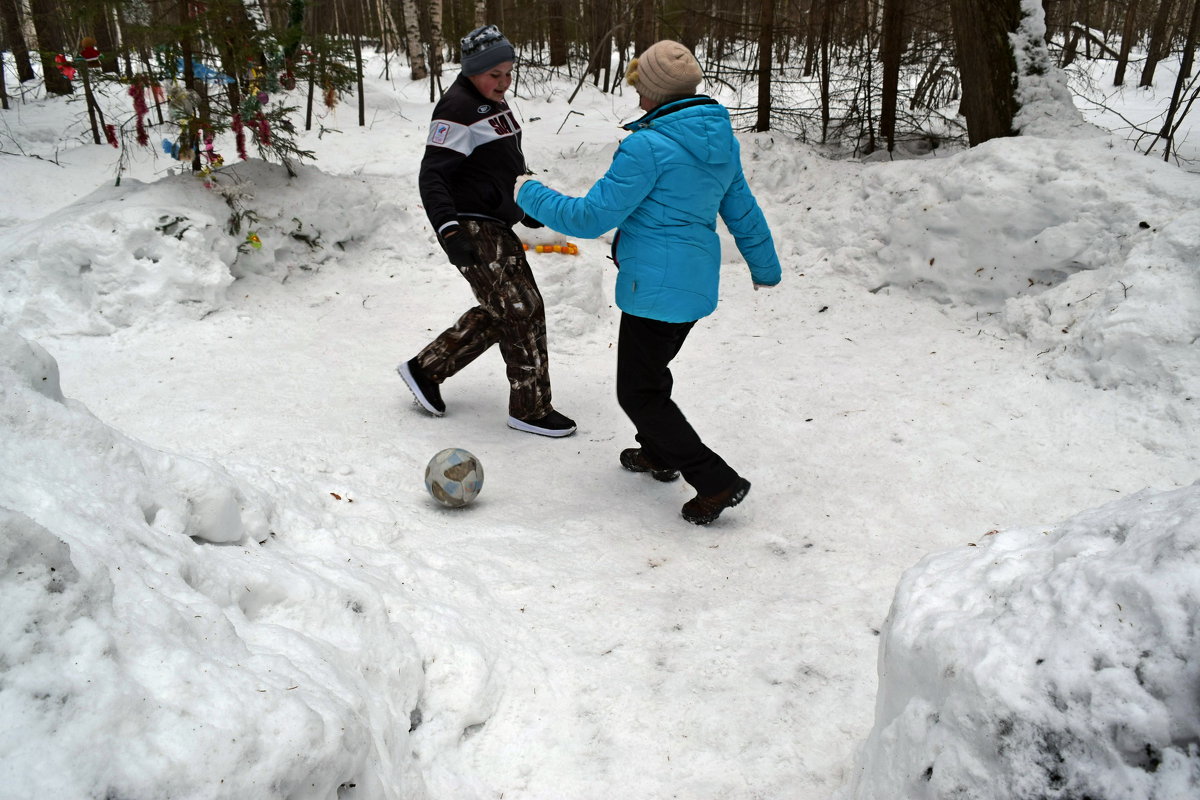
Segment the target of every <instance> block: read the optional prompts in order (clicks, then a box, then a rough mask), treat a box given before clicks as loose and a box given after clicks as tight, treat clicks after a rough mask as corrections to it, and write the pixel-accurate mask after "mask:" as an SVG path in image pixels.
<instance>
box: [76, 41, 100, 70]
mask: <svg viewBox="0 0 1200 800" xmlns="http://www.w3.org/2000/svg"><path fill="white" fill-rule="evenodd" d="M79 55H80V56H82V57H83V60H84V62H85V63H87V65H88V66H89V67H98V66H100V51H99V50H98V49H97V48H96V40H95V39H93V38H92V37H91V36H85V37H83V41H82V42H80V43H79Z"/></svg>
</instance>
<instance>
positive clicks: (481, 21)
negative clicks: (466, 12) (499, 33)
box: [471, 0, 487, 28]
mask: <svg viewBox="0 0 1200 800" xmlns="http://www.w3.org/2000/svg"><path fill="white" fill-rule="evenodd" d="M474 6H475V7H474V10H475V15H474V25H472V26H471V27H472V28H478V27H479V26H480V25H486V24H487V0H475V4H474Z"/></svg>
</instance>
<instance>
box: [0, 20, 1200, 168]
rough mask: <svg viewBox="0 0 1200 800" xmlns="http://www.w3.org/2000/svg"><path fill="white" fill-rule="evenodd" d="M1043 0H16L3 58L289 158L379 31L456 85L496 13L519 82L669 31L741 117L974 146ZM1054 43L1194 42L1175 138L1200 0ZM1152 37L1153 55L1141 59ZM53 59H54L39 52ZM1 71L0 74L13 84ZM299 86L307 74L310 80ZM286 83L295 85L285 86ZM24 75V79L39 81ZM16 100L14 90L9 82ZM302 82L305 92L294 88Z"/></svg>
mask: <svg viewBox="0 0 1200 800" xmlns="http://www.w3.org/2000/svg"><path fill="white" fill-rule="evenodd" d="M1031 5H1032V6H1033V7H1035V8H1036V6H1037V5H1038V4H1037V0H792V1H791V2H779V1H778V0H748V1H747V0H624V2H616V3H613V2H607V0H605V1H603V2H601V1H599V0H536V1H535V2H515V0H207V2H197V1H195V0H0V12H2V13H0V48H2V49H3V50H4V51H5V54H6V57H5V59H4V60H3V61H2V62H0V69H8V70H15V73H16V75H15V77H16V79H17V80H16V85H18V86H19V87H25V86H27V85H35V86H38V88H41V87H42V85H44V91H45V92H46V93H48V94H52V95H54V94H57V95H66V94H73V93H76V92H82V93H83V94H84V96H85V99H86V101H87V109H88V114H89V121H90V127H91V132H92V137H93V139H94V141H95V142H96V143H97V144H102V143H105V142H107V143H109V144H113V145H114V146H115V145H116V144H117V143H118V142H126V143H127V142H128V141H130V140H134V141H136V142H138V143H139V144H142V145H146V146H151V145H150V138H149V135H148V133H147V129H148V128H150V127H153V126H154V125H156V124H157V125H162V126H169V127H170V128H171V129H173V130H174V129H177V130H178V135H177V136H175V138H174V140H173V144H174V147H175V151H174V152H171V153H170V154H171V155H173V156H175V157H176V158H179V159H180V160H182V161H185V162H186V161H191V163H192V165H193V168H194V169H196V170H198V171H199V170H204V169H211V168H214V167H216V166H219V164H215V165H214V164H212V163H208V162H206V160H205V159H206V158H211V157H212V156H211V154H212V146H211V142H212V139H213V137H214V136H215V135H217V134H219V133H224V132H227V131H228V132H231V133H233V134H234V135H235V137H236V138H237V143H238V144H237V148H238V152H239V154H240V155H241V156H242V157H246V156H247V149H248V147H249V146H250V145H253V146H255V147H256V148H257V150H258V152H259V154H260V155H262V156H263V157H266V158H269V159H274V160H279V161H281V162H282V163H284V164H288V163H289V161H291V160H294V159H302V158H305V157H308V156H311V154H310V153H305V152H303V151H300V150H298V149H297V147H296V145H295V144H294V140H293V137H292V136H291V135H290V134H291V132H292V131H294V130H295V127H294V126H295V125H297V124H300V122H299V121H298V120H297V119H296V117H297V116H298V113H299V112H300V111H301V108H300V107H299V106H297V105H290V104H289V103H292V102H297V103H303V104H304V106H305V108H304V109H303V111H304V114H303V117H304V120H303V124H304V125H305V126H306V127H311V126H312V124H313V107H314V104H315V103H323V104H325V105H333V104H335V103H337V102H339V101H342V100H345V99H347V98H351V97H354V98H357V102H358V105H359V122H360V124H362V123H363V121H364V119H365V111H366V109H365V101H364V97H363V94H364V93H363V92H362V71H363V64H364V58H363V51H364V48H372V49H375V50H377V51H378V52H381V53H383V54H385V56H386V58H385V59H384V62H383V63H384V70H385V71H389V72H390V71H392V70H395V71H398V72H403V74H405V75H406V76H407V77H410V78H412V79H415V80H422V81H425V80H427V81H428V84H429V91H430V98H431V99H432V98H435V97H437V96H438V95H440V93H441V91H443V90H444V88H446V87H445V86H444V85H443V82H442V78H441V76H442V68H443V65H445V64H447V63H454V62H457V61H458V59H459V52H458V40H459V38H460V37H461V36H462V35H463V34H465V33H466V32H467V31H469V30H470V29H471V28H473V27H475V26H477V25H480V24H483V23H494V24H497V25H499V26H500V27H501V29H502V30H503V31H504V33H505V35H506V36H507V37H508V38H509V39H510V40H511V41H512V42H513V44H514V45H515V46H516V48H517V51H518V67H519V70H518V84H517V86H516V87H515V89H516V91H524V92H525V93H530V92H531V91H536V88H537V86H538V85H539V83H540V82H544V81H545V80H546V79H547V78H548V77H550V76H551V75H553V76H556V77H561V76H562V75H564V74H565V75H567V76H568V77H570V78H571V79H573V80H575V81H576V86H577V87H578V86H579V85H581V84H582V83H583V82H585V81H587V82H590V83H591V84H592V85H594V86H595V87H597V88H599V89H600V90H601V91H613V90H614V89H616V88H617V87H618V86H619V85H620V83H621V81H622V80H623V75H624V69H625V66H626V64H627V63H628V61H629V59H631V58H632V57H634V56H635V55H636V54H637V53H639V52H641V50H643V49H644V48H645V47H647V46H648V45H649V44H651V43H653V42H654V41H657V40H658V39H662V38H673V39H677V40H679V41H681V42H683V43H684V44H686V45H688V46H689V47H691V48H693V50H694V51H695V52H696V53H697V55H698V56H699V58H700V60H701V64H702V66H703V67H704V70H705V80H706V83H707V84H708V85H709V86H712V85H724V86H729V87H733V88H738V89H741V88H743V87H750V89H751V91H750V92H749V93H747V94H744V95H742V96H748V97H752V98H754V102H753V103H750V102H747V103H745V104H743V105H740V106H739V105H736V104H735V105H734V106H733V107H731V108H730V111H731V113H732V114H733V117H734V120H735V125H736V126H738V127H739V128H740V129H744V130H748V129H753V130H759V131H766V130H778V131H781V132H786V133H788V134H791V135H794V136H796V137H798V138H801V139H803V140H805V141H810V142H814V143H820V144H826V145H830V146H831V147H833V148H836V149H838V150H839V151H841V152H845V153H851V154H854V155H865V154H869V153H872V152H874V151H876V150H879V149H887V150H889V151H890V150H892V149H893V148H894V147H895V146H896V144H897V142H900V141H910V142H918V143H923V144H924V146H927V147H936V146H938V145H939V144H941V143H943V142H945V141H946V140H962V141H964V142H966V143H969V144H971V145H974V144H978V143H979V142H981V141H986V140H987V139H989V138H993V137H995V136H1001V135H1008V134H1010V133H1012V119H1013V116H1014V114H1015V113H1016V110H1017V109H1016V105H1015V103H1016V101H1015V99H1014V97H1013V89H1014V86H1015V72H1016V67H1015V62H1014V54H1013V44H1012V36H1011V34H1012V33H1013V31H1015V30H1016V28H1017V26H1018V25H1019V24H1020V22H1021V20H1022V18H1023V17H1025V16H1027V15H1028V14H1029V12H1030V6H1031ZM1041 7H1042V8H1043V9H1044V13H1045V34H1044V39H1045V43H1046V54H1047V55H1046V57H1045V58H1043V61H1046V60H1047V59H1049V60H1050V61H1053V62H1056V63H1057V64H1058V65H1060V66H1069V65H1070V64H1071V62H1072V61H1074V60H1075V59H1078V58H1104V59H1111V60H1113V61H1114V62H1116V63H1115V71H1114V75H1115V83H1116V85H1135V84H1136V85H1138V86H1148V85H1150V84H1151V83H1152V82H1153V81H1154V79H1155V72H1156V69H1157V67H1158V64H1159V62H1160V61H1161V60H1162V59H1163V58H1165V57H1167V56H1168V55H1171V54H1179V55H1180V56H1181V65H1182V69H1181V71H1180V75H1179V77H1178V79H1177V80H1176V85H1175V87H1174V92H1173V95H1172V102H1171V106H1170V109H1169V110H1168V112H1167V114H1166V116H1165V119H1163V120H1162V121H1161V123H1162V124H1161V127H1160V128H1159V129H1158V130H1153V131H1146V132H1145V133H1146V134H1147V135H1149V136H1152V137H1153V138H1154V139H1155V141H1160V142H1162V143H1164V147H1163V149H1164V151H1165V157H1169V155H1170V144H1171V141H1172V137H1173V135H1174V133H1175V132H1176V130H1177V128H1178V126H1179V122H1180V121H1181V120H1182V118H1183V117H1184V116H1186V114H1187V113H1188V112H1189V111H1190V110H1191V107H1192V105H1193V104H1194V102H1195V100H1196V99H1197V95H1198V92H1200V86H1198V85H1197V82H1196V80H1195V79H1194V78H1193V77H1192V74H1191V73H1192V57H1193V54H1194V52H1195V49H1196V43H1197V34H1198V32H1200V0H1044V2H1043V3H1041ZM1134 54H1137V58H1136V59H1135V58H1134ZM35 64H36V65H37V66H39V67H40V68H39V69H35ZM9 83H10V81H9V80H3V81H0V87H5V86H6V84H9ZM297 88H299V89H301V90H302V91H301V92H295V91H292V90H294V89H297ZM114 90H116V91H121V92H128V94H129V95H130V97H131V98H132V111H131V113H130V114H129V115H128V116H127V118H125V119H119V120H108V119H106V118H105V116H104V111H103V109H102V107H101V104H100V103H98V102H96V100H95V97H94V95H95V93H96V92H98V91H109V92H111V91H114ZM283 90H286V91H283ZM19 91H22V92H23V91H24V88H22V89H20V90H19ZM0 94H2V96H0V101H2V102H3V107H4V108H8V107H9V104H10V102H12V101H13V99H12V98H10V97H9V92H8V90H7V89H3V90H0ZM293 98H299V99H293Z"/></svg>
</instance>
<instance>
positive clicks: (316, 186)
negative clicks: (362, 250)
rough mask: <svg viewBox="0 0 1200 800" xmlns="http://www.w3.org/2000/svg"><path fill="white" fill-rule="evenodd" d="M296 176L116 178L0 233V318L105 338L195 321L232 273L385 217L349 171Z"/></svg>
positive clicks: (277, 171) (309, 265)
mask: <svg viewBox="0 0 1200 800" xmlns="http://www.w3.org/2000/svg"><path fill="white" fill-rule="evenodd" d="M296 173H297V174H296V176H295V177H289V176H288V174H287V171H286V170H285V169H284V168H283V167H280V166H276V165H272V164H268V163H266V162H262V161H249V162H244V163H240V164H237V165H234V166H231V167H227V168H225V169H223V170H221V171H220V172H218V173H216V174H214V175H212V176H210V177H209V178H208V179H206V180H202V179H200V178H197V177H193V176H190V175H175V176H170V177H167V178H163V179H161V180H158V181H155V182H153V183H149V184H147V183H142V182H140V181H136V180H132V179H128V180H125V181H123V182H122V183H121V184H120V185H119V186H104V187H101V188H99V189H96V190H95V191H93V192H92V193H91V194H89V195H87V196H85V197H83V198H81V199H80V200H77V201H76V202H74V203H72V204H71V205H69V206H67V207H66V208H63V209H60V210H59V211H57V212H55V213H54V214H53V215H52V216H50V217H47V218H45V219H42V220H37V221H34V222H28V223H23V224H19V225H16V226H13V227H11V228H8V229H5V230H3V231H0V325H6V326H9V327H13V328H16V329H19V330H21V331H22V332H23V333H26V334H29V335H37V334H40V333H46V332H51V333H84V334H108V333H112V332H113V331H115V330H117V329H119V328H124V327H128V326H131V325H134V324H137V323H139V322H141V321H144V320H147V319H150V318H153V317H154V316H156V315H158V314H175V315H182V316H185V317H191V318H200V317H203V316H205V315H207V314H210V313H212V312H213V311H214V310H217V309H219V308H222V307H223V306H224V305H225V297H226V295H225V293H226V291H227V290H228V288H229V287H230V285H231V284H232V283H233V282H234V280H235V279H236V278H240V277H244V276H246V275H249V274H261V275H266V276H270V277H272V278H275V279H280V280H282V279H286V278H287V277H288V276H289V275H290V274H292V273H293V272H294V271H296V270H307V269H313V268H315V267H317V266H319V265H320V264H322V263H323V262H325V261H326V260H328V259H330V258H331V257H334V256H336V255H337V254H338V253H340V252H341V251H342V250H344V249H346V247H347V246H348V245H349V244H350V243H351V242H354V241H357V240H361V239H363V238H365V237H366V236H368V235H370V234H371V233H372V232H374V231H375V230H376V229H377V228H378V227H379V226H380V224H381V222H382V220H384V219H385V218H386V217H387V216H388V213H389V212H388V210H387V206H386V204H384V203H382V202H381V201H380V199H379V198H378V197H376V195H375V193H374V191H373V190H372V189H371V188H370V187H369V186H367V185H366V184H365V183H364V182H363V181H362V180H361V179H354V178H341V177H331V176H328V175H325V174H323V173H321V172H320V171H319V170H317V169H316V168H313V167H300V168H297V170H296ZM251 234H253V235H254V236H255V237H257V238H256V239H252V238H251ZM255 245H259V246H257V247H256V246H255Z"/></svg>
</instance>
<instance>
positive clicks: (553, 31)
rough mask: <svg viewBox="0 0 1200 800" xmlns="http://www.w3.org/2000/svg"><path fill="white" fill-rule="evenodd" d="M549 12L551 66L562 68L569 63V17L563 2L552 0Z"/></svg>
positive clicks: (548, 5)
mask: <svg viewBox="0 0 1200 800" xmlns="http://www.w3.org/2000/svg"><path fill="white" fill-rule="evenodd" d="M547 11H548V12H549V14H550V18H549V19H548V20H546V23H547V25H548V27H549V30H550V66H552V67H561V66H564V65H566V63H567V17H566V11H565V4H564V3H563V0H550V2H549V3H548V4H547Z"/></svg>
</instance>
